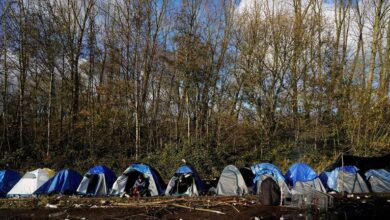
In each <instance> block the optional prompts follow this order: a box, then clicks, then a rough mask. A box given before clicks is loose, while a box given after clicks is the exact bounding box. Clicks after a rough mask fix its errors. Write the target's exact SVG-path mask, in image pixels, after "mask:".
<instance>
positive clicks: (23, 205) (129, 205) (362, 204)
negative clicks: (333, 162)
mask: <svg viewBox="0 0 390 220" xmlns="http://www.w3.org/2000/svg"><path fill="white" fill-rule="evenodd" d="M334 205H335V206H334V208H333V209H330V210H329V211H328V212H327V213H318V212H316V211H315V209H297V208H291V207H290V208H289V207H283V206H282V207H280V206H276V207H271V206H263V205H261V204H260V203H259V202H258V201H257V199H256V197H246V198H235V197H224V198H218V197H206V196H205V197H198V198H169V197H160V198H146V199H136V198H78V197H40V198H30V199H0V219H183V220H184V219H185V220H187V219H211V220H218V219H229V220H233V219H240V220H241V219H248V220H249V219H256V217H257V218H258V219H278V220H279V219H284V220H286V219H376V220H378V219H387V218H388V216H390V195H385V196H383V195H382V196H377V195H360V196H356V195H355V196H354V197H349V198H346V197H341V196H338V197H335V199H334Z"/></svg>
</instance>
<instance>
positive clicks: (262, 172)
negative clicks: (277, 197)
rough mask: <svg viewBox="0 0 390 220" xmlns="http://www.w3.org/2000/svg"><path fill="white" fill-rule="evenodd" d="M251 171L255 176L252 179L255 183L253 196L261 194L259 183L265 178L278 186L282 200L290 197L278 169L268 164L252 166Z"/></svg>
mask: <svg viewBox="0 0 390 220" xmlns="http://www.w3.org/2000/svg"><path fill="white" fill-rule="evenodd" d="M251 169H252V172H253V174H254V175H255V178H254V179H253V182H254V183H255V194H261V183H262V182H263V181H264V180H265V179H267V178H272V180H274V181H275V182H276V183H277V184H278V185H279V188H280V191H281V195H282V196H283V198H287V197H290V196H291V192H290V190H289V188H288V186H287V184H286V182H285V179H284V176H283V174H282V171H280V169H279V168H278V167H276V166H275V165H273V164H270V163H260V164H256V165H254V166H252V167H251Z"/></svg>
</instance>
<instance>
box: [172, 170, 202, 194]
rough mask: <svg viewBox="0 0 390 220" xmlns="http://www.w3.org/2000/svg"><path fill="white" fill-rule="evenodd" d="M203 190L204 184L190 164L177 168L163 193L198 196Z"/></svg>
mask: <svg viewBox="0 0 390 220" xmlns="http://www.w3.org/2000/svg"><path fill="white" fill-rule="evenodd" d="M205 191H206V186H205V184H204V183H203V181H202V180H201V179H200V177H199V175H198V173H197V172H196V170H195V169H194V168H193V167H192V166H190V165H183V166H181V167H179V168H177V170H176V172H175V174H174V175H173V177H172V178H171V180H170V181H169V183H168V186H167V189H166V190H165V195H167V196H171V195H174V196H184V195H186V196H198V195H199V193H201V192H205Z"/></svg>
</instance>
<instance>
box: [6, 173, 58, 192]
mask: <svg viewBox="0 0 390 220" xmlns="http://www.w3.org/2000/svg"><path fill="white" fill-rule="evenodd" d="M54 174H55V172H54V171H53V170H51V169H48V168H43V169H36V170H33V171H30V172H27V173H26V174H24V176H23V177H22V178H21V179H20V180H19V182H18V183H17V184H16V185H15V186H14V187H13V188H12V189H11V190H10V191H9V192H8V194H7V197H14V196H30V195H32V194H33V193H34V192H35V191H36V190H37V189H38V188H39V187H41V186H42V185H43V184H45V183H46V182H47V181H48V180H49V179H50V178H51V177H53V176H54Z"/></svg>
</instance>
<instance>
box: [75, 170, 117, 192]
mask: <svg viewBox="0 0 390 220" xmlns="http://www.w3.org/2000/svg"><path fill="white" fill-rule="evenodd" d="M115 179H116V176H115V173H114V172H113V171H111V170H110V169H109V168H108V167H106V166H102V165H99V166H95V167H92V168H91V169H89V170H88V172H87V173H86V174H85V175H84V177H83V179H82V180H81V183H80V185H79V187H78V188H77V190H76V192H77V193H78V194H80V195H91V196H104V195H107V194H108V193H109V190H110V189H111V187H112V184H113V183H114V182H115Z"/></svg>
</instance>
